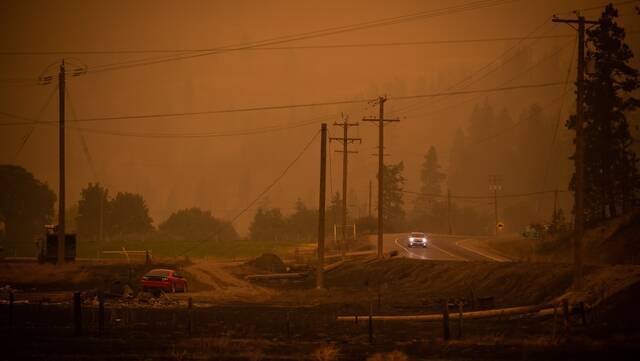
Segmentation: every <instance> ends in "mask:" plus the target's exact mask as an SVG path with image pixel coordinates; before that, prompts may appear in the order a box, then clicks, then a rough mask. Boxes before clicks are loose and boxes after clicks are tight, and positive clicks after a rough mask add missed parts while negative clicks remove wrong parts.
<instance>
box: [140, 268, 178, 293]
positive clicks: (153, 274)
mask: <svg viewBox="0 0 640 361" xmlns="http://www.w3.org/2000/svg"><path fill="white" fill-rule="evenodd" d="M140 283H141V286H142V290H143V291H145V292H146V291H153V290H163V291H165V292H171V293H174V292H176V291H180V292H187V288H188V287H187V280H186V279H185V278H184V277H183V276H182V275H181V274H179V273H178V272H176V271H174V270H170V269H162V268H158V269H153V270H151V271H149V272H147V274H146V275H144V276H142V279H141V280H140Z"/></svg>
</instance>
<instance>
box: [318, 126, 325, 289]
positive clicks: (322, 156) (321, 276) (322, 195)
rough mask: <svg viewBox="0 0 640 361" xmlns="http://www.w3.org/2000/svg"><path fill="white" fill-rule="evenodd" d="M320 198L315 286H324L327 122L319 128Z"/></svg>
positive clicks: (319, 287) (320, 287)
mask: <svg viewBox="0 0 640 361" xmlns="http://www.w3.org/2000/svg"><path fill="white" fill-rule="evenodd" d="M320 133H321V139H320V192H319V193H320V199H319V202H318V268H317V271H316V288H318V289H322V288H324V226H325V224H324V223H325V221H324V208H325V191H326V188H327V187H326V180H327V124H326V123H322V126H321V128H320Z"/></svg>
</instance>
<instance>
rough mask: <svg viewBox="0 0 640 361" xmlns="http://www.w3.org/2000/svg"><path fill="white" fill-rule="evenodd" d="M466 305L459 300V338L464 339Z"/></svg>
mask: <svg viewBox="0 0 640 361" xmlns="http://www.w3.org/2000/svg"><path fill="white" fill-rule="evenodd" d="M463 311H464V305H463V304H462V301H460V302H458V338H459V339H462V317H463Z"/></svg>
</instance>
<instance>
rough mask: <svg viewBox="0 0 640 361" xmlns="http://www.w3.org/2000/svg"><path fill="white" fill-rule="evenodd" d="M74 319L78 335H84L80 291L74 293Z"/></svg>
mask: <svg viewBox="0 0 640 361" xmlns="http://www.w3.org/2000/svg"><path fill="white" fill-rule="evenodd" d="M73 321H74V331H75V335H76V336H81V335H82V300H81V299H80V292H74V293H73Z"/></svg>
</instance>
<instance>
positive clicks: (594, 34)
mask: <svg viewBox="0 0 640 361" xmlns="http://www.w3.org/2000/svg"><path fill="white" fill-rule="evenodd" d="M617 17H618V11H617V10H616V9H615V8H614V7H613V6H612V5H611V4H610V5H608V6H607V7H606V8H605V10H604V12H603V13H602V16H601V17H600V19H599V24H598V25H596V26H594V27H593V28H591V29H589V30H588V31H587V44H586V45H587V55H586V57H587V62H592V63H593V65H594V67H593V72H587V74H586V75H585V84H584V103H585V104H584V110H585V113H584V116H585V119H584V120H585V124H584V126H585V128H584V135H585V212H586V222H587V223H588V224H593V223H594V222H597V221H599V220H602V219H606V218H609V217H615V216H616V215H618V214H619V212H620V211H622V212H625V211H627V210H628V209H629V208H630V207H631V206H632V204H634V203H635V201H636V199H637V198H638V195H639V194H638V192H639V191H640V179H639V178H638V169H637V164H638V158H637V156H636V154H635V153H634V152H633V151H632V150H631V146H632V144H633V139H632V137H631V133H630V131H629V122H628V121H627V117H626V113H628V112H630V111H633V110H634V109H636V108H637V107H638V105H640V102H639V101H638V99H636V98H634V97H632V96H631V92H632V91H634V90H635V89H637V88H638V86H639V84H638V70H637V69H634V68H632V67H631V66H629V61H630V60H631V58H633V53H632V52H631V50H630V49H629V46H628V45H627V44H625V42H624V40H625V31H624V29H623V28H622V27H620V26H619V25H618V24H617V23H616V21H615V19H616V18H617ZM567 126H568V127H569V128H570V129H573V128H574V127H575V117H571V118H570V119H569V121H568V122H567ZM571 188H572V189H573V188H574V181H573V180H572V182H571Z"/></svg>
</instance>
